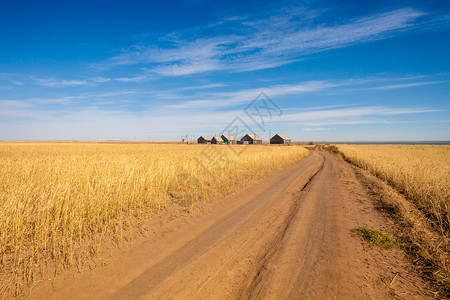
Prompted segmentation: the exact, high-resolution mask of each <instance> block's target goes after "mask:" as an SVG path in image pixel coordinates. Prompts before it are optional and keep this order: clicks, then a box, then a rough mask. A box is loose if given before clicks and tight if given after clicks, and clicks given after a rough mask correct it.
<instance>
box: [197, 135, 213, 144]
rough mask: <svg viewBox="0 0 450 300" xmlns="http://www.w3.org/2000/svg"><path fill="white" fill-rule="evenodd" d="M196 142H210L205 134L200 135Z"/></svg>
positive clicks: (209, 138)
mask: <svg viewBox="0 0 450 300" xmlns="http://www.w3.org/2000/svg"><path fill="white" fill-rule="evenodd" d="M197 143H199V144H211V137H210V136H207V135H202V136H201V137H199V138H198V139H197Z"/></svg>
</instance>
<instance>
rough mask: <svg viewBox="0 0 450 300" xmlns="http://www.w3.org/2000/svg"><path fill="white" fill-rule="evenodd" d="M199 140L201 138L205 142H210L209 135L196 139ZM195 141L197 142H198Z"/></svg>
mask: <svg viewBox="0 0 450 300" xmlns="http://www.w3.org/2000/svg"><path fill="white" fill-rule="evenodd" d="M201 138H203V139H204V140H207V141H210V140H211V137H210V136H209V135H202V136H201V137H199V138H198V139H201ZM198 139H197V140H198Z"/></svg>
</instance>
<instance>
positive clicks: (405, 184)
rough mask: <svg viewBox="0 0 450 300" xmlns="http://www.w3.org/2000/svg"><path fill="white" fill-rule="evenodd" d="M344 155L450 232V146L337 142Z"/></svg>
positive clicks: (445, 230) (442, 232) (438, 225)
mask: <svg viewBox="0 0 450 300" xmlns="http://www.w3.org/2000/svg"><path fill="white" fill-rule="evenodd" d="M337 148H338V150H339V151H340V152H341V153H342V154H343V155H344V156H345V158H346V159H347V160H349V161H351V162H353V163H355V164H356V165H358V166H360V167H362V168H364V169H366V170H368V171H370V172H371V173H372V174H374V175H376V176H377V177H379V178H381V179H383V180H385V181H387V182H388V183H389V184H391V185H392V186H394V187H395V188H396V189H397V190H399V191H400V192H401V193H403V194H405V195H406V196H407V198H408V199H410V200H411V201H412V202H413V203H414V204H415V205H416V206H417V208H418V209H420V210H421V211H422V212H424V214H425V215H426V216H427V217H428V219H429V220H430V222H431V223H432V224H434V227H435V228H437V229H438V230H439V231H440V232H441V234H443V235H446V236H448V235H449V232H450V146H444V145H337Z"/></svg>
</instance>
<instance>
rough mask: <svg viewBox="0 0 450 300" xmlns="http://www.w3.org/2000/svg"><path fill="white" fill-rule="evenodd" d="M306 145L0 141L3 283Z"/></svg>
mask: <svg viewBox="0 0 450 300" xmlns="http://www.w3.org/2000/svg"><path fill="white" fill-rule="evenodd" d="M241 152H242V153H241ZM307 153H308V151H307V150H306V149H304V148H302V147H296V146H293V147H271V146H253V145H252V146H244V145H242V146H237V145H236V146H224V145H155V144H98V143H1V144H0V168H1V172H0V276H1V277H0V280H1V281H3V292H5V291H6V289H7V288H8V286H9V287H10V286H11V284H14V283H15V284H19V283H20V282H21V281H22V282H25V283H28V284H30V283H31V282H32V281H33V279H34V278H35V276H36V272H37V271H38V270H41V268H42V266H43V265H45V264H47V263H48V262H49V261H52V262H53V261H54V262H57V264H59V265H60V266H63V265H64V266H68V265H73V264H76V263H80V262H82V261H83V259H85V258H86V257H89V256H91V255H93V254H95V253H97V252H98V251H99V248H100V245H101V243H102V241H103V240H105V239H107V238H110V239H111V238H115V239H116V240H121V239H122V238H123V237H124V234H125V235H126V230H127V228H129V227H130V225H131V223H133V222H135V223H136V221H137V222H139V221H142V220H144V219H145V218H146V217H148V216H150V215H151V214H153V213H155V212H157V211H159V210H161V209H163V208H169V206H170V205H172V206H170V207H172V208H173V205H174V203H175V205H177V206H178V207H183V208H185V209H187V210H189V209H192V206H193V205H194V203H195V200H197V199H201V198H205V197H208V196H211V195H215V194H229V193H231V192H233V191H235V190H236V189H237V188H238V187H239V186H242V185H245V184H248V183H249V182H251V181H253V180H256V179H258V178H261V177H263V176H265V175H267V174H268V173H269V172H272V171H274V170H277V169H280V168H282V167H284V166H286V165H287V164H289V163H292V162H293V161H296V160H299V159H301V158H303V157H304V156H306V155H307ZM124 232H125V233H124ZM1 292H2V290H1V287H0V294H1ZM16 292H17V291H16Z"/></svg>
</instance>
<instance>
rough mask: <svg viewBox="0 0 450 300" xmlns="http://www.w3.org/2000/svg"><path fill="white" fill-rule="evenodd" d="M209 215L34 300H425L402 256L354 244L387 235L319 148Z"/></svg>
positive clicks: (344, 173)
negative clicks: (371, 232)
mask: <svg viewBox="0 0 450 300" xmlns="http://www.w3.org/2000/svg"><path fill="white" fill-rule="evenodd" d="M311 152H312V153H311V154H310V155H309V156H308V157H306V158H305V159H303V160H301V161H300V162H297V163H295V164H293V165H291V166H289V167H288V168H286V169H284V170H283V171H281V172H278V173H276V174H274V175H271V176H270V177H269V178H266V179H265V180H263V181H262V182H260V183H258V184H256V185H253V186H251V187H248V188H246V189H244V190H242V191H240V192H239V193H236V194H234V195H231V196H230V197H228V198H224V199H221V200H220V201H217V202H214V203H213V204H211V205H210V207H209V208H208V209H205V210H203V211H201V212H197V213H195V214H194V215H192V216H188V217H186V218H179V219H176V220H173V221H171V222H163V223H161V224H159V223H158V220H155V221H154V222H153V227H154V228H155V229H154V230H153V231H154V232H153V234H151V235H150V236H148V237H145V238H142V239H139V240H137V241H135V242H133V244H132V245H131V246H130V247H127V248H126V249H124V250H116V251H115V253H113V255H112V256H111V257H110V258H109V260H108V263H107V264H106V266H102V267H97V268H95V269H93V270H90V271H83V272H73V271H72V272H71V271H68V272H65V273H63V274H62V276H60V277H59V278H58V279H56V280H55V281H54V282H53V283H52V284H50V282H48V283H47V284H42V285H41V286H39V287H38V288H36V289H35V290H34V291H33V292H32V294H31V298H35V299H44V298H45V299H166V298H169V299H242V298H257V299H308V298H311V299H332V298H333V299H386V298H403V299H414V298H417V299H423V298H426V297H429V296H430V295H429V294H428V293H427V292H426V291H425V288H424V287H425V286H426V285H425V283H424V282H423V281H422V280H421V278H420V277H419V276H417V275H415V274H414V272H413V271H412V266H411V265H410V264H409V263H408V260H407V259H406V258H405V255H404V253H403V252H402V251H401V250H399V249H395V248H394V249H391V250H385V249H381V248H377V247H374V246H371V245H369V244H367V243H366V242H364V241H362V240H360V239H359V238H357V237H355V236H354V235H353V234H352V233H351V229H354V228H357V227H368V228H374V229H379V230H383V231H389V230H390V229H391V228H392V226H393V225H392V224H391V223H390V222H389V220H387V219H386V218H385V217H384V216H382V215H381V214H380V213H379V212H378V211H377V210H376V209H375V208H374V206H373V204H372V201H371V200H370V197H369V195H368V194H367V191H366V189H365V188H364V187H363V186H362V185H361V184H360V183H359V181H358V180H357V178H356V175H355V172H354V170H353V168H352V167H351V166H350V165H348V164H347V163H346V162H344V161H343V160H342V159H340V158H338V157H336V156H334V155H332V154H330V153H328V152H327V151H325V150H323V149H321V148H320V147H319V148H317V149H315V150H312V151H311Z"/></svg>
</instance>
